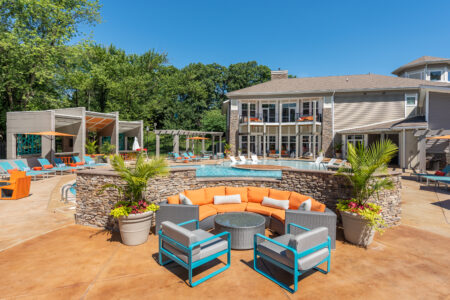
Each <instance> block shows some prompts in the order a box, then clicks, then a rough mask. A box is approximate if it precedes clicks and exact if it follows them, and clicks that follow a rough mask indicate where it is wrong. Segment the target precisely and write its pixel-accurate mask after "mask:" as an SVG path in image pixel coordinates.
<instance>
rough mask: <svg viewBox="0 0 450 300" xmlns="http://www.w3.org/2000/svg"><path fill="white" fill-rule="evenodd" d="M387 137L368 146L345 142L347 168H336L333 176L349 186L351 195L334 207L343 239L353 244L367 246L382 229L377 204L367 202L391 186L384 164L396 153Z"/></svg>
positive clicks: (395, 147)
mask: <svg viewBox="0 0 450 300" xmlns="http://www.w3.org/2000/svg"><path fill="white" fill-rule="evenodd" d="M397 150H398V148H397V146H396V145H395V144H394V143H392V142H391V141H390V140H383V141H380V142H376V143H374V144H372V145H371V146H369V147H365V146H364V145H363V144H358V145H357V146H356V147H355V146H353V144H351V143H348V156H347V161H348V162H349V164H350V167H347V166H343V167H341V168H339V170H338V172H337V175H343V176H345V177H347V178H348V179H349V180H350V182H351V184H352V185H353V198H352V199H344V200H340V201H339V202H338V204H337V209H338V210H339V211H340V213H341V216H342V223H343V226H344V235H345V239H346V240H347V241H349V242H351V243H353V244H356V245H360V246H365V247H366V246H368V245H369V244H370V243H371V242H372V240H373V236H374V234H375V231H379V232H382V231H383V227H384V225H385V224H384V220H383V218H382V216H381V207H380V206H379V205H376V204H373V203H368V200H369V199H370V198H371V197H372V196H374V195H375V196H378V193H379V192H380V191H381V190H383V189H392V188H393V187H394V183H393V181H392V179H391V178H390V177H389V176H376V175H381V174H386V173H387V165H388V163H389V162H390V161H391V159H392V157H393V156H394V155H395V154H396V153H397Z"/></svg>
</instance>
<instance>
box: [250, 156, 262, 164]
mask: <svg viewBox="0 0 450 300" xmlns="http://www.w3.org/2000/svg"><path fill="white" fill-rule="evenodd" d="M251 158H252V162H253V163H254V164H257V163H259V162H261V161H260V160H259V159H258V156H256V155H255V154H252V156H251Z"/></svg>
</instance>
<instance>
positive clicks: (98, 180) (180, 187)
mask: <svg viewBox="0 0 450 300" xmlns="http://www.w3.org/2000/svg"><path fill="white" fill-rule="evenodd" d="M334 174H335V173H334V172H331V171H310V170H283V171H282V179H281V180H278V179H270V178H254V177H253V178H242V177H241V178H196V176H195V169H194V168H188V167H187V168H176V169H171V171H170V174H169V175H168V176H166V177H157V178H154V179H151V180H150V181H149V185H148V190H147V200H149V201H154V202H160V201H162V200H165V199H166V198H167V196H170V195H174V194H177V193H180V192H182V191H184V190H186V189H198V188H205V187H212V186H220V185H226V186H261V187H271V188H276V189H281V190H288V191H295V192H298V193H302V194H306V195H310V196H312V197H313V198H315V199H316V200H318V201H320V202H322V203H324V204H325V205H326V206H327V207H328V208H330V209H335V208H336V203H337V200H338V199H342V198H344V199H345V198H349V197H350V196H351V192H352V187H351V185H350V184H349V183H348V181H347V179H346V178H344V177H342V176H335V175H334ZM391 175H392V178H393V180H394V183H395V188H394V189H393V190H386V191H383V192H381V193H380V194H379V199H376V198H374V199H370V201H371V202H374V203H378V204H379V205H381V207H382V209H383V211H382V214H383V218H384V220H385V222H386V224H387V225H388V226H392V225H397V224H399V223H400V219H401V217H400V214H401V207H400V202H401V199H400V189H401V181H400V174H399V173H395V174H391ZM107 183H114V184H122V182H121V179H120V178H119V177H118V176H117V174H116V173H115V172H113V171H111V170H86V171H80V172H78V174H77V206H76V222H77V223H78V224H81V225H89V226H96V227H106V228H110V227H112V226H113V224H114V222H113V220H112V218H111V217H110V216H109V212H110V210H111V208H112V207H113V205H114V203H115V202H116V201H117V200H118V194H117V192H116V191H115V190H114V189H107V190H106V191H105V192H103V193H102V194H99V192H98V191H99V190H100V188H101V187H102V186H103V185H104V184H107Z"/></svg>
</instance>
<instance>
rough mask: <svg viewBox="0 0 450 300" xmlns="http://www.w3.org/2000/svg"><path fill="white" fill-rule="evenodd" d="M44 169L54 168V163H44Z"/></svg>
mask: <svg viewBox="0 0 450 300" xmlns="http://www.w3.org/2000/svg"><path fill="white" fill-rule="evenodd" d="M44 169H46V170H47V169H53V165H44Z"/></svg>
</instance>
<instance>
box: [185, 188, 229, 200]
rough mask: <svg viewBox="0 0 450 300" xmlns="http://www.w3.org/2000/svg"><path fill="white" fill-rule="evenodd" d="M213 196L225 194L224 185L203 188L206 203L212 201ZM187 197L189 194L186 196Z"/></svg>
mask: <svg viewBox="0 0 450 300" xmlns="http://www.w3.org/2000/svg"><path fill="white" fill-rule="evenodd" d="M214 196H225V187H224V186H215V187H210V188H206V189H205V200H206V202H207V204H213V203H214ZM188 198H189V196H188ZM189 199H190V198H189Z"/></svg>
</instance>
